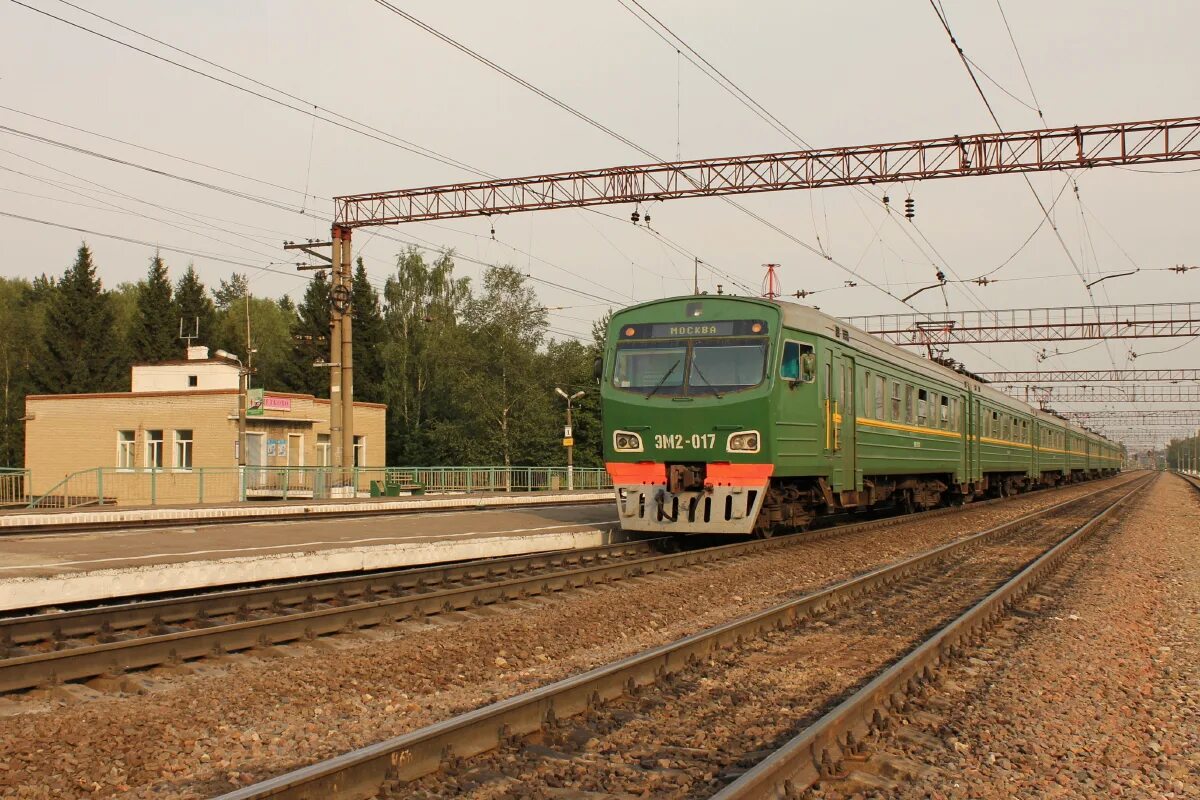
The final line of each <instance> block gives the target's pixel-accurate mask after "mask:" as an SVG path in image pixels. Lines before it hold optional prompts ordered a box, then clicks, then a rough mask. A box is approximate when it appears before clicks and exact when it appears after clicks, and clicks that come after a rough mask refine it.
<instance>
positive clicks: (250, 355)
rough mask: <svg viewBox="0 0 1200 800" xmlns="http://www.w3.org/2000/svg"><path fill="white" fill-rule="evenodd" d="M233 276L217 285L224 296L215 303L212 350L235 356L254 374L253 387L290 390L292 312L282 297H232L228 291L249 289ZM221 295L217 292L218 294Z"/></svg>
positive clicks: (291, 373)
mask: <svg viewBox="0 0 1200 800" xmlns="http://www.w3.org/2000/svg"><path fill="white" fill-rule="evenodd" d="M238 277H239V276H238V275H236V274H235V275H234V276H233V277H232V278H231V279H230V280H229V281H228V282H227V281H221V287H222V290H224V291H225V294H224V295H223V296H222V297H221V299H219V300H218V301H217V306H218V310H217V314H216V320H215V323H214V331H213V339H212V341H213V346H214V347H216V348H219V349H221V350H226V351H228V352H230V353H233V354H234V355H236V356H239V357H240V358H241V359H242V363H245V364H249V365H250V367H251V368H252V369H253V370H254V374H253V376H252V377H251V379H250V382H251V384H252V385H253V386H262V387H267V388H271V389H276V390H281V391H291V390H293V387H292V385H291V384H290V383H289V377H290V376H291V375H293V374H294V367H293V365H294V362H295V348H294V347H293V346H292V345H293V339H292V328H293V326H294V325H295V324H296V308H295V306H294V305H293V304H292V302H291V300H289V299H288V298H287V297H286V296H285V297H284V298H283V299H282V300H279V301H276V300H271V299H268V298H262V297H252V296H250V295H249V294H248V293H244V294H243V295H242V296H241V297H233V296H232V294H230V293H229V292H231V291H232V287H236V286H239V285H240V286H242V287H243V288H245V289H248V288H249V284H248V283H244V282H239V281H238V280H237V278H238ZM218 291H221V290H218Z"/></svg>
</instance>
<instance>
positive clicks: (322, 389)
mask: <svg viewBox="0 0 1200 800" xmlns="http://www.w3.org/2000/svg"><path fill="white" fill-rule="evenodd" d="M295 314H296V316H295V321H294V322H293V323H292V330H291V335H292V353H291V355H292V357H291V359H290V360H289V362H288V366H287V369H286V370H285V371H284V379H285V381H286V382H287V384H288V385H289V386H290V387H291V388H293V389H295V390H296V391H298V392H304V393H306V394H311V395H314V396H316V397H328V396H329V370H328V369H320V368H318V367H314V366H313V364H314V363H315V362H317V361H328V360H329V281H328V280H327V279H326V277H325V272H324V271H323V270H322V271H319V272H317V273H316V274H314V275H313V279H312V280H311V281H309V283H308V286H307V287H305V289H304V297H303V298H302V299H301V300H300V305H299V306H297V307H296V311H295Z"/></svg>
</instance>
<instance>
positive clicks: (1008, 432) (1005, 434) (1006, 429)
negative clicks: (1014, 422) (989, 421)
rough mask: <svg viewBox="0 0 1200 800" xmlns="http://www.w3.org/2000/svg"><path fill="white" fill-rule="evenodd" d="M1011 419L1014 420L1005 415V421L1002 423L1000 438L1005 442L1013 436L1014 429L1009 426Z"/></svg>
mask: <svg viewBox="0 0 1200 800" xmlns="http://www.w3.org/2000/svg"><path fill="white" fill-rule="evenodd" d="M1010 419H1012V417H1010V416H1008V415H1007V414H1005V415H1004V420H1003V421H1002V422H1001V423H1000V425H1001V427H1000V438H1001V439H1003V440H1005V441H1008V440H1009V439H1010V438H1011V436H1012V429H1011V427H1010V424H1009V420H1010Z"/></svg>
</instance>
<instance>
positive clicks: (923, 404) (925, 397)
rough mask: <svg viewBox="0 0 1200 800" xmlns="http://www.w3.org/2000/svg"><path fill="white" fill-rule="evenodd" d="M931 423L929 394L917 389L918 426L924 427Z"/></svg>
mask: <svg viewBox="0 0 1200 800" xmlns="http://www.w3.org/2000/svg"><path fill="white" fill-rule="evenodd" d="M927 422H929V392H927V391H925V390H924V389H917V424H918V425H921V426H924V425H925V424H926V423H927Z"/></svg>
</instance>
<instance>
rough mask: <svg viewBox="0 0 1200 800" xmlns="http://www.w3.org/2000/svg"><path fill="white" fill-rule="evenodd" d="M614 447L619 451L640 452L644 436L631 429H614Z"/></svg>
mask: <svg viewBox="0 0 1200 800" xmlns="http://www.w3.org/2000/svg"><path fill="white" fill-rule="evenodd" d="M613 449H614V450H616V451H617V452H618V453H640V452H642V436H641V434H638V433H631V432H629V431H613Z"/></svg>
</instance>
